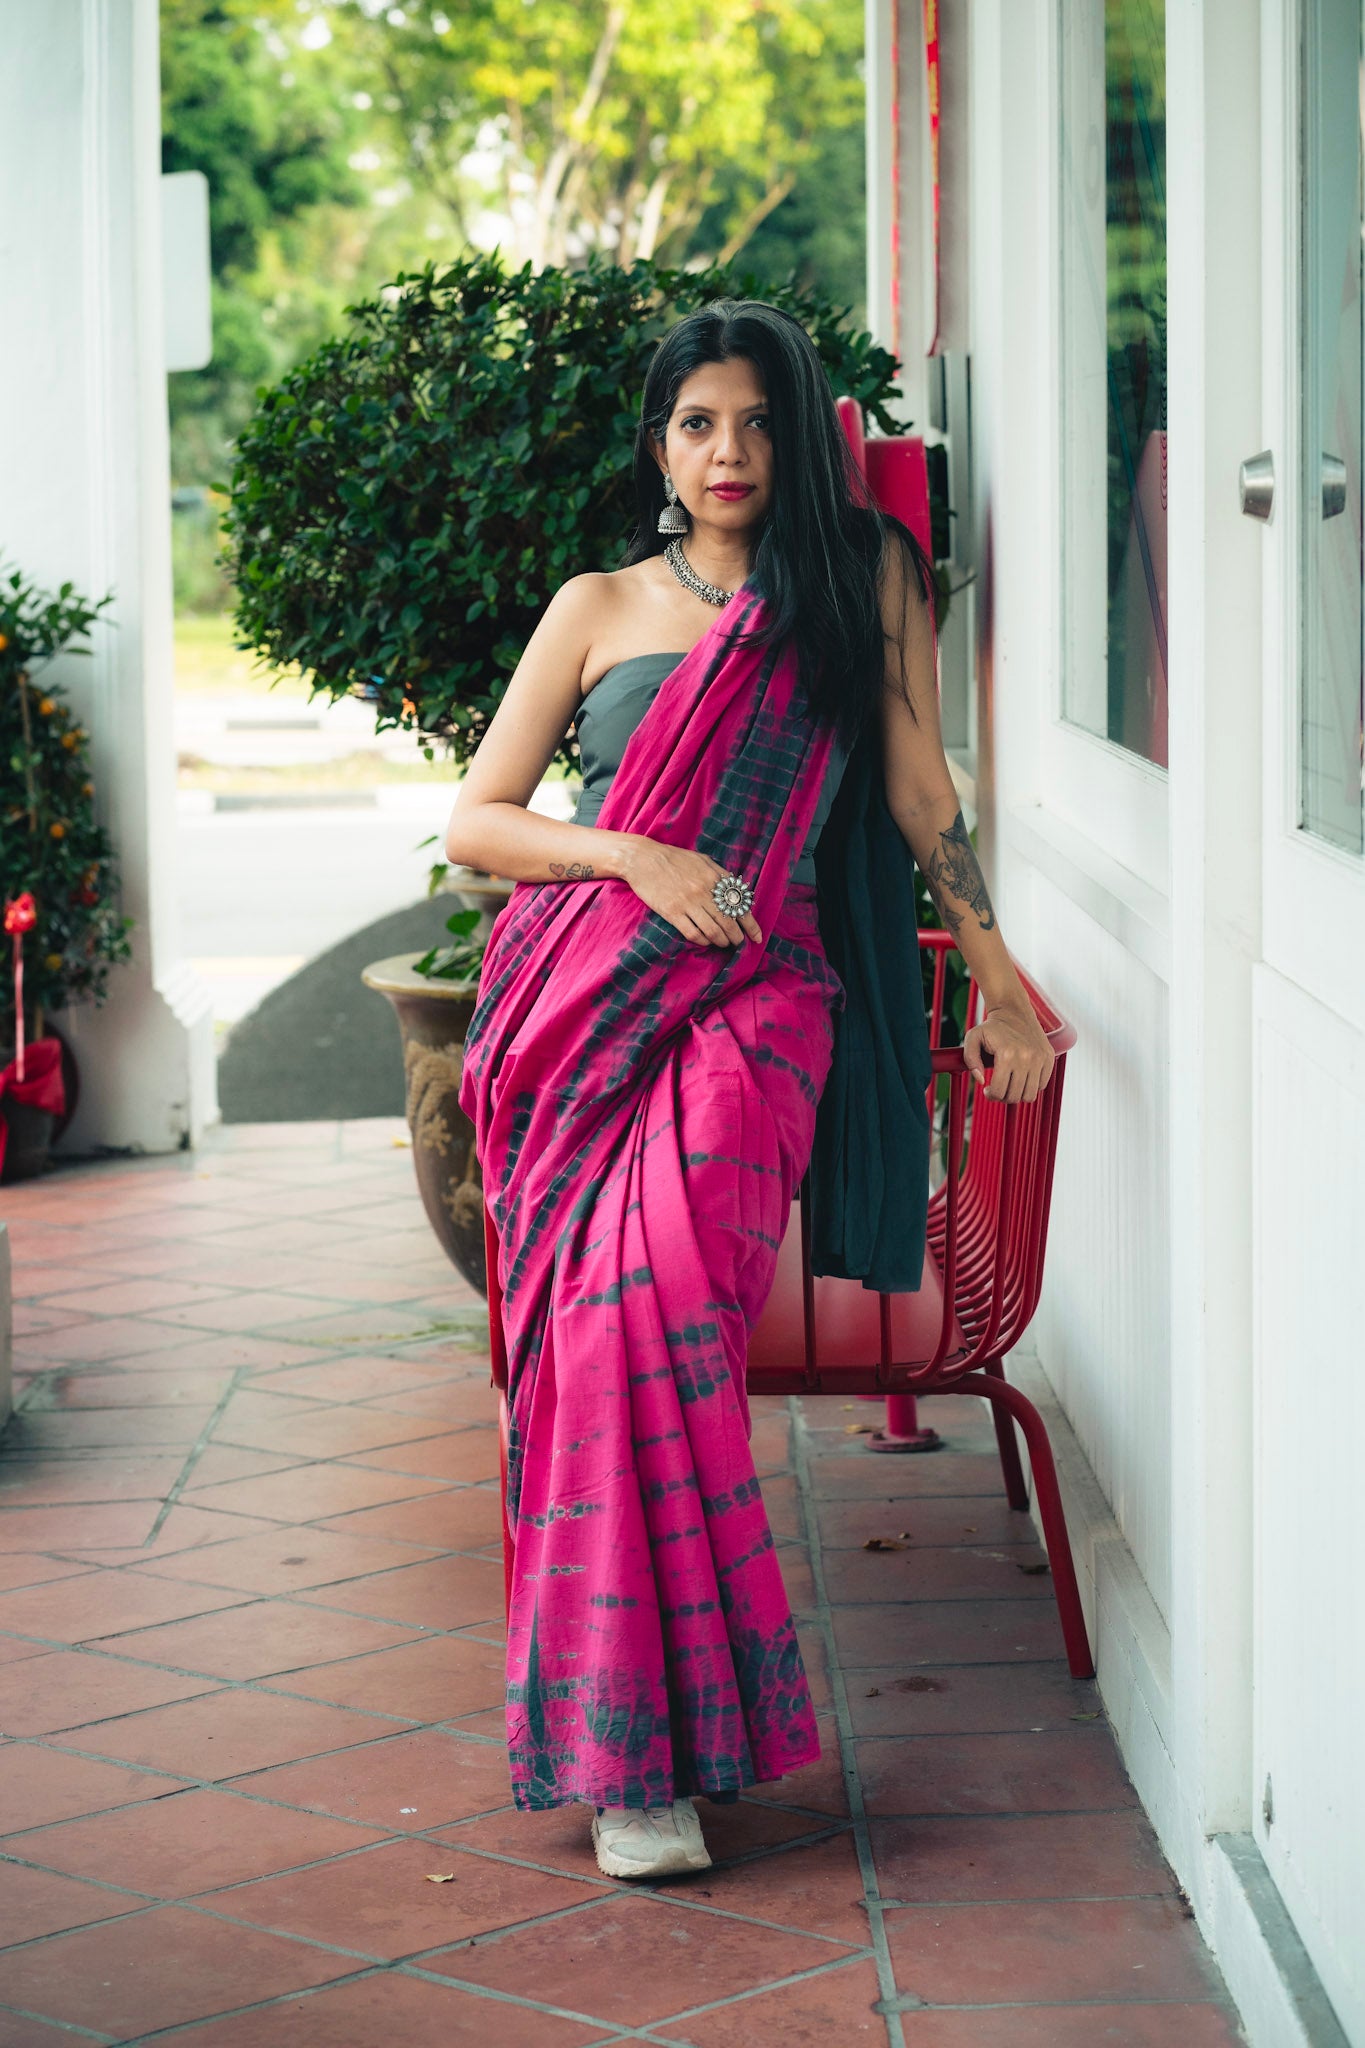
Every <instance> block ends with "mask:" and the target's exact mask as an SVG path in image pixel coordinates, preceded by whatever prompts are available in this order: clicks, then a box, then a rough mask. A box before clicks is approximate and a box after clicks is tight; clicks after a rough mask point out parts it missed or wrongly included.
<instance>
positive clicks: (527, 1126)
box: [460, 585, 844, 1808]
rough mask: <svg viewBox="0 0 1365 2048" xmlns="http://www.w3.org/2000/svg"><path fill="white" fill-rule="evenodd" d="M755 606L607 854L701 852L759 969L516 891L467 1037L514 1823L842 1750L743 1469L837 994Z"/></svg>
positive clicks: (591, 902) (614, 789)
mask: <svg viewBox="0 0 1365 2048" xmlns="http://www.w3.org/2000/svg"><path fill="white" fill-rule="evenodd" d="M761 618H762V603H761V600H760V599H759V598H758V597H757V596H756V595H755V594H754V593H753V591H752V590H751V589H750V588H749V586H747V585H746V586H744V588H742V589H741V590H739V591H737V592H736V593H735V596H734V597H733V598H732V599H731V601H730V603H729V604H728V605H727V606H726V607H725V609H724V610H723V611H722V612H721V613H720V614H719V616H718V618H717V620H716V622H715V624H714V625H713V626H712V628H711V629H710V631H708V633H707V634H706V636H705V638H704V639H703V640H702V641H700V642H699V643H698V645H697V646H696V647H694V648H693V650H692V651H691V653H690V654H689V655H687V656H686V657H685V658H684V659H683V661H682V662H680V663H679V665H678V667H677V668H676V669H674V670H673V671H672V672H671V674H670V675H668V676H667V677H666V678H665V680H664V682H663V683H662V684H661V685H660V688H659V690H658V692H657V694H656V696H655V697H654V699H653V700H652V702H651V704H650V706H649V708H648V710H647V711H646V713H645V715H644V717H643V718H642V720H641V721H640V724H639V725H638V726H637V727H636V729H635V731H634V733H633V734H632V735H631V738H630V740H629V742H628V743H627V746H626V749H625V753H624V755H623V758H622V761H621V766H620V768H619V769H618V771H617V773H616V775H615V777H614V779H613V781H612V786H611V789H610V791H609V792H608V795H607V798H606V801H605V803H604V805H603V808H602V812H601V814H600V816H599V819H598V829H600V830H615V831H629V832H636V833H642V834H645V835H647V836H649V837H651V838H653V839H657V840H662V841H665V842H667V843H669V844H671V845H676V846H685V847H689V848H695V849H696V850H698V851H700V852H703V853H706V854H709V855H710V856H711V857H712V858H713V859H714V860H716V861H717V862H718V863H719V865H720V866H721V867H722V868H725V869H728V870H731V871H734V872H737V873H739V874H741V875H743V876H744V877H745V878H746V879H747V880H748V881H749V882H750V883H751V884H752V886H753V890H754V904H753V912H754V916H755V917H756V918H757V920H758V923H759V926H760V929H761V930H762V932H763V934H764V938H763V942H762V944H755V943H754V942H753V941H751V940H747V939H746V940H745V941H744V942H743V943H742V944H741V945H739V946H737V947H734V948H730V947H724V948H722V947H716V946H709V945H707V946H700V945H697V944H695V943H693V942H691V941H689V940H687V939H685V938H684V937H683V936H682V934H681V933H680V932H678V931H676V930H675V929H674V927H673V926H672V925H671V924H669V923H668V921H667V919H665V918H663V917H662V916H660V915H659V914H658V913H656V912H655V911H653V910H651V909H650V908H649V907H648V906H647V905H646V904H645V903H643V902H642V901H641V900H640V898H639V897H637V896H636V895H635V894H634V892H633V891H632V890H631V889H630V887H629V886H628V884H626V883H624V882H622V881H620V880H616V879H613V878H607V879H604V880H602V881H600V882H592V881H586V882H584V881H578V882H572V883H560V882H554V883H519V884H518V885H517V886H516V887H515V888H514V889H513V891H512V894H511V896H510V898H509V899H508V902H507V905H506V907H505V908H504V909H503V910H502V911H501V912H500V914H499V916H498V918H497V919H496V920H495V923H494V926H493V931H492V935H491V937H490V940H489V944H488V949H487V952H486V955H485V959H484V965H483V970H482V975H481V980H480V991H479V1001H478V1005H477V1007H476V1009H475V1013H474V1016H473V1019H472V1020H471V1024H470V1028H469V1032H468V1035H467V1037H466V1042H465V1060H464V1072H463V1076H462V1080H461V1087H460V1103H461V1107H462V1108H463V1109H464V1110H465V1111H466V1113H467V1114H468V1115H469V1116H470V1117H471V1118H472V1120H473V1122H474V1127H475V1133H476V1143H477V1148H478V1154H479V1158H480V1161H481V1164H482V1169H483V1179H484V1192H485V1199H486V1200H487V1201H488V1203H489V1205H490V1207H491V1210H492V1213H493V1218H494V1221H495V1223H496V1225H497V1229H498V1235H499V1240H500V1251H499V1279H500V1282H501V1285H502V1290H503V1323H504V1332H505V1336H506V1342H507V1355H508V1406H509V1415H510V1440H509V1454H508V1488H507V1503H508V1515H509V1520H510V1523H511V1526H512V1529H513V1532H514V1539H515V1562H514V1572H513V1581H512V1590H511V1600H510V1611H509V1617H508V1644H507V1680H508V1684H507V1735H508V1750H509V1757H510V1763H511V1770H512V1783H513V1794H514V1798H515V1800H516V1803H517V1805H518V1806H519V1807H522V1808H537V1807H546V1806H557V1805H562V1804H566V1803H568V1802H570V1801H573V1800H586V1801H592V1802H594V1803H596V1804H597V1805H601V1806H643V1805H656V1804H663V1803H666V1802H667V1801H669V1800H671V1799H674V1798H680V1797H684V1796H686V1795H688V1794H693V1793H725V1792H731V1793H733V1792H735V1791H738V1790H740V1789H742V1788H743V1787H744V1786H747V1785H751V1784H754V1783H757V1782H759V1781H761V1780H766V1779H771V1778H776V1777H779V1776H781V1775H782V1774H783V1773H785V1772H788V1771H792V1770H795V1769H797V1768H798V1767H799V1766H800V1765H802V1764H806V1763H809V1762H811V1761H813V1760H814V1759H815V1758H816V1757H817V1756H818V1755H819V1754H820V1744H819V1737H818V1735H817V1732H816V1723H815V1714H814V1710H813V1707H812V1704H811V1697H810V1690H809V1686H808V1684H807V1680H806V1674H805V1670H804V1666H803V1664H802V1660H801V1653H800V1649H799V1647H798V1644H797V1639H796V1630H795V1626H794V1624H793V1621H792V1615H791V1609H790V1606H789V1603H788V1600H787V1595H786V1592H785V1589H784V1587H783V1583H782V1575H781V1571H780V1568H779V1564H778V1556H777V1552H776V1550H775V1548H774V1544H773V1538H772V1534H771V1531H770V1529H769V1525H768V1520H767V1514H766V1511H765V1509H764V1506H763V1502H762V1499H761V1496H760V1492H759V1484H758V1480H757V1477H756V1475H755V1470H754V1462H753V1456H752V1453H751V1451H750V1448H749V1417H748V1403H747V1398H746V1394H745V1383H744V1376H745V1364H746V1352H747V1343H748V1335H749V1331H750V1330H751V1329H752V1327H753V1325H754V1323H755V1321H756V1320H757V1317H758V1314H759V1312H760V1310H761V1309H762V1306H763V1304H764V1302H765V1300H766V1299H767V1296H768V1294H769V1292H770V1290H771V1286H772V1281H773V1275H774V1271H775V1266H776V1258H777V1251H778V1246H779V1244H780V1242H781V1239H782V1236H783V1233H784V1231H785V1229H786V1225H787V1220H788V1217H789V1215H790V1208H791V1203H792V1200H793V1198H794V1196H795V1193H796V1190H797V1187H798V1185H799V1182H800V1178H801V1175H802V1174H803V1173H804V1171H805V1169H806V1165H807V1162H808V1160H809V1157H810V1152H811V1146H812V1141H813V1135H814V1129H815V1117H816V1108H817V1104H818V1102H819V1099H820V1093H821V1089H822V1086H823V1084H824V1081H825V1078H826V1075H827V1073H828V1070H829V1065H830V1059H831V1048H832V1042H833V1024H832V1018H833V1015H834V1014H835V1013H836V1012H837V1011H838V1009H839V1008H840V1007H841V1005H842V1003H843V999H844V991H843V985H842V983H841V982H840V980H839V978H838V976H837V975H836V974H835V972H834V971H833V969H832V968H831V967H830V965H829V961H828V959H827V957H826V954H825V951H824V948H823V946H822V943H821V938H820V928H819V919H818V914H817V904H816V891H815V889H814V888H813V887H810V886H801V885H795V886H793V885H792V883H791V872H792V868H793V866H794V865H795V861H796V858H797V854H798V852H799V850H800V848H801V846H802V844H803V843H804V840H805V837H806V833H807V830H808V828H809V826H810V822H811V819H812V818H813V816H814V812H815V807H816V804H817V801H818V798H819V792H820V789H821V786H822V783H823V779H824V775H825V771H826V768H827V766H828V762H829V756H830V749H831V744H832V741H831V734H830V732H829V730H828V729H827V728H825V727H823V726H817V724H816V723H815V721H814V720H813V719H812V718H811V716H810V713H809V710H808V707H807V704H806V701H805V695H804V692H803V690H802V689H801V687H800V684H799V681H798V677H797V673H796V660H795V656H794V654H793V653H792V651H791V650H790V648H783V649H774V648H771V647H770V648H767V649H759V648H757V647H754V646H752V645H750V646H743V645H734V644H732V637H731V636H732V634H733V633H734V632H736V631H744V632H751V631H752V630H753V629H754V628H755V627H756V626H757V625H758V624H759V623H760V621H761Z"/></svg>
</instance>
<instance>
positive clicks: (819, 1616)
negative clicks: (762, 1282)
mask: <svg viewBox="0 0 1365 2048" xmlns="http://www.w3.org/2000/svg"><path fill="white" fill-rule="evenodd" d="M787 1412H788V1415H789V1416H790V1418H791V1423H790V1427H791V1462H792V1468H793V1470H794V1471H795V1474H796V1494H797V1499H798V1501H799V1503H800V1508H801V1522H802V1527H803V1528H804V1530H805V1532H806V1538H807V1544H808V1547H809V1552H810V1569H811V1578H812V1581H813V1583H814V1587H815V1610H814V1611H815V1618H816V1622H817V1625H818V1626H819V1629H820V1632H821V1636H822V1638H823V1640H824V1648H825V1661H826V1664H827V1665H828V1668H829V1684H830V1693H831V1695H832V1697H833V1700H834V1713H835V1725H836V1726H837V1728H838V1730H839V1752H840V1761H841V1763H842V1766H843V1777H844V1785H845V1787H846V1789H847V1792H848V1804H849V1815H850V1818H851V1820H852V1822H853V1840H854V1845H855V1847H856V1849H857V1853H858V1868H859V1871H860V1873H861V1875H862V1881H863V1898H864V1901H865V1905H866V1910H867V1919H868V1940H869V1945H870V1946H871V1949H872V1952H873V1956H874V1958H875V1961H876V1967H877V1981H878V1985H879V1988H880V1990H881V1998H880V1999H879V2001H878V2004H879V2006H880V2007H881V2013H880V2017H881V2019H882V2022H883V2024H884V2025H885V2027H886V2034H887V2041H888V2048H905V2030H904V2028H903V2027H902V2025H901V2019H900V2013H899V2011H898V2010H897V2008H896V2000H897V1997H898V1989H897V1985H896V1976H895V1970H894V1968H893V1966H892V1962H891V1950H890V1945H889V1944H888V1942H887V1938H886V1927H885V1921H884V1915H883V1912H882V1901H881V1882H880V1879H879V1877H878V1875H877V1865H876V1860H875V1858H874V1856H873V1853H872V1837H871V1834H870V1831H869V1829H868V1824H867V1808H866V1805H865V1803H864V1800H863V1787H862V1779H861V1777H860V1776H859V1774H858V1753H857V1749H856V1747H855V1744H854V1737H853V1721H852V1716H851V1714H850V1712H849V1705H848V1692H847V1688H846V1686H845V1684H844V1674H843V1670H842V1667H841V1666H840V1663H839V1659H838V1654H837V1650H836V1645H835V1641H834V1618H833V1615H832V1613H831V1611H830V1604H829V1596H828V1592H827V1589H826V1586H825V1553H824V1544H823V1542H822V1540H821V1536H820V1518H819V1515H818V1514H817V1512H816V1505H815V1499H814V1495H813V1493H812V1488H811V1477H810V1456H809V1443H808V1438H807V1430H806V1418H805V1412H804V1407H803V1405H802V1404H801V1402H800V1400H799V1397H798V1396H796V1395H793V1396H792V1397H791V1398H790V1400H789V1401H788V1403H787Z"/></svg>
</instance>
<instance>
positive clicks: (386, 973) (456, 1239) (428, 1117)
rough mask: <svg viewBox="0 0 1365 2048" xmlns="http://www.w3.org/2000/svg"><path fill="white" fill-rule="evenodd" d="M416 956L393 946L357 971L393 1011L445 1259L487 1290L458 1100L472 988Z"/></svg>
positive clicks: (418, 1154)
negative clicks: (437, 973)
mask: <svg viewBox="0 0 1365 2048" xmlns="http://www.w3.org/2000/svg"><path fill="white" fill-rule="evenodd" d="M421 957H422V956H421V954H420V953H395V954H394V955H393V957H392V959H389V960H376V961H375V962H374V964H373V966H370V967H367V968H365V970H364V972H363V974H362V977H361V978H362V980H363V981H364V982H365V985H366V987H367V988H372V989H377V990H378V992H379V994H380V995H382V996H387V997H388V999H389V1001H390V1002H391V1003H392V1004H393V1007H394V1010H395V1012H396V1013H397V1017H398V1029H399V1033H400V1035H401V1037H402V1041H403V1071H404V1074H405V1075H406V1078H407V1118H408V1129H409V1130H410V1131H411V1132H412V1163H413V1166H414V1167H415V1169H416V1172H417V1187H418V1191H419V1193H420V1194H421V1197H422V1206H423V1208H424V1209H425V1210H426V1212H427V1220H428V1221H429V1223H430V1224H431V1227H432V1229H433V1230H434V1231H435V1232H436V1236H437V1238H438V1240H439V1242H440V1244H441V1247H442V1249H443V1250H444V1252H445V1253H446V1256H447V1257H448V1258H449V1259H450V1261H451V1263H452V1264H453V1265H454V1266H455V1267H456V1268H457V1269H458V1270H459V1271H460V1272H461V1273H463V1275H464V1277H465V1279H466V1280H468V1282H469V1284H470V1286H471V1287H477V1288H478V1290H479V1292H480V1293H481V1294H485V1293H487V1291H488V1275H487V1272H486V1271H485V1265H484V1243H483V1177H482V1175H481V1174H480V1172H479V1162H478V1159H477V1157H476V1156H475V1152H474V1126H473V1124H472V1123H471V1122H470V1121H469V1118H468V1117H467V1116H466V1115H465V1113H464V1111H463V1110H462V1109H461V1108H460V1105H459V1101H458V1096H459V1091H460V1075H461V1072H462V1071H463V1067H464V1035H465V1032H466V1031H467V1030H468V1029H469V1020H470V1018H471V1017H472V1016H473V1014H474V1004H475V1002H476V1000H477V997H478V989H477V987H476V986H475V984H474V983H473V982H468V981H431V980H428V978H427V976H426V975H425V974H418V973H417V971H416V968H415V965H414V963H415V962H416V961H417V960H420V959H421Z"/></svg>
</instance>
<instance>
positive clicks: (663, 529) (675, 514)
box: [659, 470, 687, 533]
mask: <svg viewBox="0 0 1365 2048" xmlns="http://www.w3.org/2000/svg"><path fill="white" fill-rule="evenodd" d="M664 496H665V497H666V498H667V500H668V503H667V504H666V505H665V506H664V508H663V510H662V512H660V514H659V531H660V533H686V531H687V514H686V512H685V511H684V510H683V508H682V506H681V505H680V504H679V503H678V486H677V485H676V484H675V483H674V481H673V479H672V477H671V476H670V475H669V474H668V471H667V470H665V471H664Z"/></svg>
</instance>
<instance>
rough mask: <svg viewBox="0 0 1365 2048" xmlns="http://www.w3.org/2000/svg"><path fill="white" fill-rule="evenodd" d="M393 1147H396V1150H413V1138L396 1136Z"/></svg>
mask: <svg viewBox="0 0 1365 2048" xmlns="http://www.w3.org/2000/svg"><path fill="white" fill-rule="evenodd" d="M393 1149H394V1151H395V1152H408V1151H411V1149H412V1139H411V1138H395V1139H394V1140H393Z"/></svg>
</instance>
